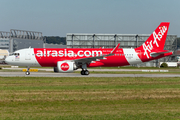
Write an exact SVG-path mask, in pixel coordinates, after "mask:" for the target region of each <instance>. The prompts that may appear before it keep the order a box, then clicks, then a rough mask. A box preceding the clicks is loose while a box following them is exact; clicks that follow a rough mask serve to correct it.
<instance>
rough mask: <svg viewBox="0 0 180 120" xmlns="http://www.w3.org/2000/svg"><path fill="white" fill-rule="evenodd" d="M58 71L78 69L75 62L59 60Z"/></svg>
mask: <svg viewBox="0 0 180 120" xmlns="http://www.w3.org/2000/svg"><path fill="white" fill-rule="evenodd" d="M57 69H58V72H73V71H74V70H75V69H76V65H75V63H74V62H66V61H59V62H57Z"/></svg>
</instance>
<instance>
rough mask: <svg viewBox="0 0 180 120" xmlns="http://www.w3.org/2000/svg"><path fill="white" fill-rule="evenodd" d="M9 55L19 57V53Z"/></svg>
mask: <svg viewBox="0 0 180 120" xmlns="http://www.w3.org/2000/svg"><path fill="white" fill-rule="evenodd" d="M11 55H15V56H19V55H20V54H19V53H12V54H10V56H11Z"/></svg>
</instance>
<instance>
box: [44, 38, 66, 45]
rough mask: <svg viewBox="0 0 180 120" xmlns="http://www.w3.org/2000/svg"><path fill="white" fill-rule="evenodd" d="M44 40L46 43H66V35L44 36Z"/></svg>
mask: <svg viewBox="0 0 180 120" xmlns="http://www.w3.org/2000/svg"><path fill="white" fill-rule="evenodd" d="M44 40H45V42H46V43H49V44H51V43H52V44H62V45H66V37H59V36H44Z"/></svg>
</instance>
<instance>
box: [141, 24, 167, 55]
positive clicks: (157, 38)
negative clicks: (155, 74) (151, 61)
mask: <svg viewBox="0 0 180 120" xmlns="http://www.w3.org/2000/svg"><path fill="white" fill-rule="evenodd" d="M167 29H168V28H167V26H162V27H159V30H160V31H159V32H158V33H156V32H155V31H154V32H153V40H151V41H150V42H147V43H143V49H144V55H146V57H147V58H149V55H148V53H149V52H151V51H152V50H153V48H154V45H153V44H155V45H156V47H159V44H160V42H159V43H158V41H161V39H162V37H163V36H164V34H165V33H166V31H167Z"/></svg>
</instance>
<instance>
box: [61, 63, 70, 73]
mask: <svg viewBox="0 0 180 120" xmlns="http://www.w3.org/2000/svg"><path fill="white" fill-rule="evenodd" d="M61 69H62V70H63V71H67V70H68V69H69V64H67V63H63V64H61Z"/></svg>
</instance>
